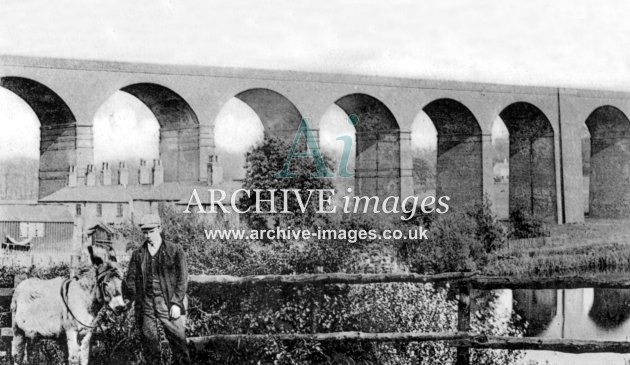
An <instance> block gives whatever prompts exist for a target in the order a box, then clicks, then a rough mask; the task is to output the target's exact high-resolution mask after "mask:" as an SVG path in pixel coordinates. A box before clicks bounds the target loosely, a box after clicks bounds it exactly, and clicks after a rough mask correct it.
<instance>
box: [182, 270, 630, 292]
mask: <svg viewBox="0 0 630 365" xmlns="http://www.w3.org/2000/svg"><path fill="white" fill-rule="evenodd" d="M190 282H191V283H192V284H193V285H217V284H221V285H243V286H247V285H265V284H277V285H328V284H348V285H359V284H378V283H445V282H448V283H450V284H451V285H454V286H465V285H470V286H471V287H472V288H473V289H479V290H492V289H576V288H601V289H630V276H629V275H621V274H612V275H611V274H597V275H595V274H594V275H567V276H556V277H552V278H547V277H538V276H522V277H516V276H488V275H481V274H478V273H443V274H436V275H420V274H345V273H336V274H304V275H254V276H242V277H241V276H229V275H191V276H190Z"/></svg>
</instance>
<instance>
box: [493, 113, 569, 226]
mask: <svg viewBox="0 0 630 365" xmlns="http://www.w3.org/2000/svg"><path fill="white" fill-rule="evenodd" d="M499 116H500V117H501V119H502V120H503V122H504V123H505V126H506V127H507V129H508V132H509V135H510V160H509V171H510V173H509V209H510V214H512V212H514V211H515V210H523V211H524V212H526V213H528V214H531V215H534V216H536V217H539V218H541V219H544V220H547V221H550V222H557V214H558V212H557V195H556V194H557V193H556V163H555V152H554V149H555V148H554V132H553V128H552V126H551V123H550V122H549V119H547V117H546V116H545V114H544V113H543V112H542V111H541V110H540V109H538V108H537V107H536V106H534V105H532V104H529V103H526V102H517V103H513V104H511V105H509V106H507V107H506V108H505V109H503V111H502V112H501V113H500V114H499Z"/></svg>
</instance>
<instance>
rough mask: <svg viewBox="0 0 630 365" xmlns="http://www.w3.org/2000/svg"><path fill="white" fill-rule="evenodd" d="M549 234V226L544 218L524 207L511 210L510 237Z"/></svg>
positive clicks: (533, 236) (531, 236)
mask: <svg viewBox="0 0 630 365" xmlns="http://www.w3.org/2000/svg"><path fill="white" fill-rule="evenodd" d="M549 235H550V233H549V228H548V227H547V224H546V223H545V221H544V220H543V219H542V218H540V217H536V216H535V215H533V214H531V213H529V212H528V211H527V210H526V209H523V208H517V209H514V210H513V211H512V212H510V233H509V237H510V238H516V239H518V238H535V237H548V236H549Z"/></svg>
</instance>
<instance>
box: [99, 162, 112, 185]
mask: <svg viewBox="0 0 630 365" xmlns="http://www.w3.org/2000/svg"><path fill="white" fill-rule="evenodd" d="M111 184H112V170H110V169H109V162H103V168H102V170H101V185H111Z"/></svg>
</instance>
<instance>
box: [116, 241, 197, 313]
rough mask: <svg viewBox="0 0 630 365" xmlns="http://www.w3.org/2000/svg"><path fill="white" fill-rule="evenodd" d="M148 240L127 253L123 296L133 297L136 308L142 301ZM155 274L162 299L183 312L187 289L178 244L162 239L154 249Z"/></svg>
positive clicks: (185, 272)
mask: <svg viewBox="0 0 630 365" xmlns="http://www.w3.org/2000/svg"><path fill="white" fill-rule="evenodd" d="M147 245H148V242H145V243H144V244H143V245H142V246H140V247H139V248H138V249H136V250H135V251H134V252H133V254H132V255H131V260H130V261H129V269H128V270H127V277H126V282H127V296H128V297H129V298H130V299H131V300H135V302H136V303H135V307H136V310H139V309H141V307H142V303H143V302H144V300H143V298H144V288H146V280H147V270H148V265H149V249H148V248H147ZM157 274H158V278H159V280H160V287H161V289H162V293H163V295H164V300H165V301H166V302H167V303H168V307H169V308H170V307H171V306H172V305H173V304H174V305H177V306H179V307H180V308H181V314H186V305H185V298H186V290H187V289H188V268H187V267H186V256H185V255H184V250H183V249H182V246H180V245H176V244H173V243H170V242H167V241H166V240H164V239H163V238H162V245H161V246H160V249H159V251H158V252H157Z"/></svg>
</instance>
